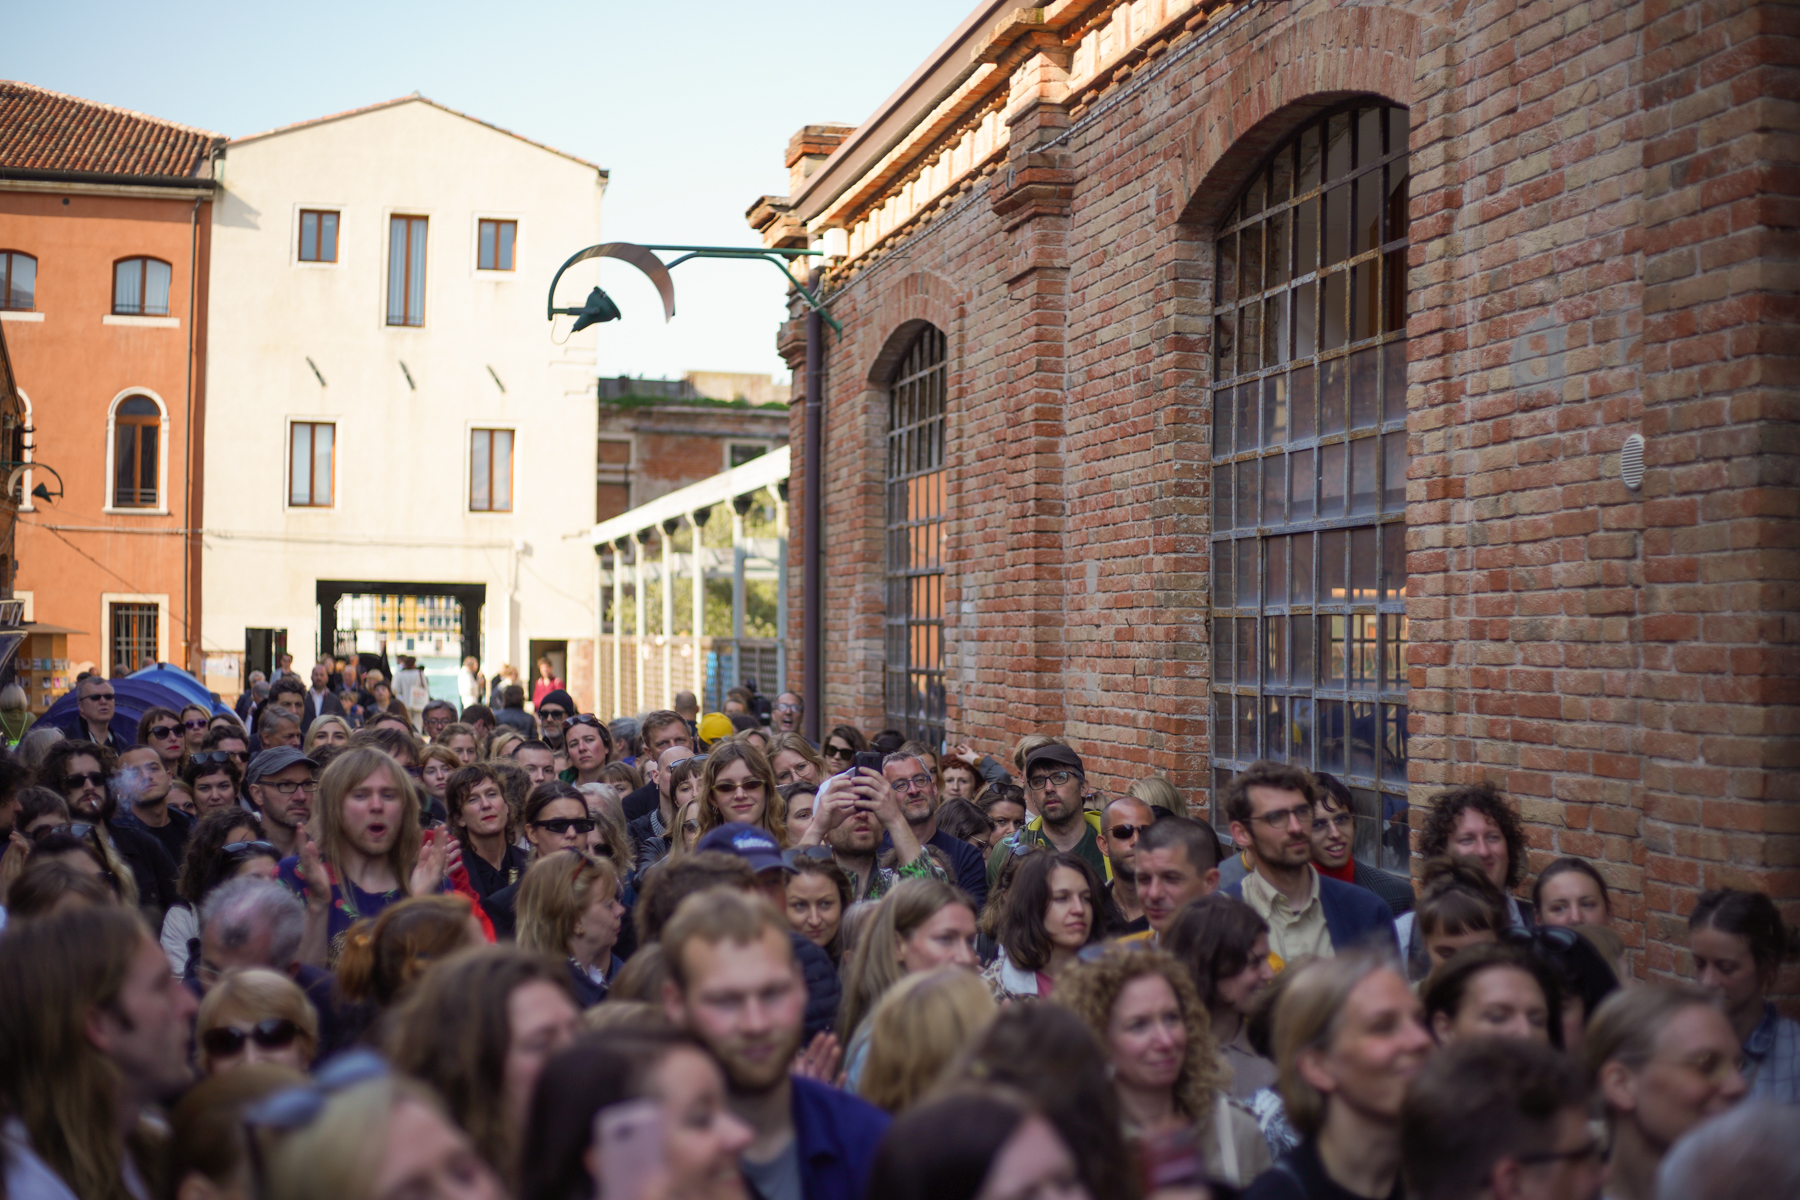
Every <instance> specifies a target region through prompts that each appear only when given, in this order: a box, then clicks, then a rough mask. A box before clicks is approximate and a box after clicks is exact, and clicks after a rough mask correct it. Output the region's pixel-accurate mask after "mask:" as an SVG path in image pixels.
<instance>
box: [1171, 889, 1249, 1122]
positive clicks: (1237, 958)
mask: <svg viewBox="0 0 1800 1200" xmlns="http://www.w3.org/2000/svg"><path fill="white" fill-rule="evenodd" d="M1162 948H1163V949H1164V950H1167V951H1168V952H1169V953H1170V954H1172V955H1174V956H1175V959H1176V961H1178V962H1180V963H1181V964H1183V965H1184V966H1186V967H1187V969H1188V973H1189V975H1190V976H1191V977H1192V979H1193V981H1194V990H1195V991H1196V992H1197V993H1199V996H1200V1003H1201V1004H1203V1005H1205V1006H1206V1011H1207V1013H1208V1014H1209V1017H1210V1024H1211V1027H1212V1035H1213V1042H1214V1043H1215V1044H1216V1045H1217V1046H1218V1049H1219V1058H1220V1061H1221V1062H1222V1063H1224V1065H1225V1066H1226V1068H1227V1069H1228V1070H1229V1071H1230V1075H1231V1082H1230V1084H1229V1091H1230V1093H1231V1095H1232V1096H1234V1097H1236V1098H1237V1099H1239V1100H1248V1099H1249V1098H1250V1097H1251V1096H1253V1095H1255V1094H1256V1093H1257V1092H1258V1091H1260V1090H1261V1089H1263V1088H1265V1087H1268V1086H1270V1085H1271V1084H1273V1083H1274V1082H1275V1064H1274V1063H1273V1062H1270V1061H1269V1059H1268V1058H1266V1057H1264V1056H1263V1055H1261V1054H1259V1053H1257V1052H1256V1050H1255V1048H1254V1047H1252V1046H1251V1044H1250V1036H1249V1031H1250V1014H1251V1012H1252V1011H1253V1010H1254V1009H1255V1008H1256V1004H1257V1000H1258V999H1259V997H1261V995H1262V992H1263V989H1264V988H1266V987H1267V986H1268V985H1269V981H1270V980H1272V979H1274V978H1275V969H1274V968H1273V967H1271V966H1270V965H1269V926H1268V923H1267V922H1266V921H1264V920H1263V919H1262V918H1261V917H1260V916H1258V915H1257V913H1256V910H1255V909H1253V908H1251V907H1250V906H1249V905H1248V904H1245V903H1244V902H1243V901H1242V900H1238V899H1235V898H1233V897H1231V896H1227V895H1225V894H1224V893H1222V892H1214V893H1212V894H1211V895H1210V896H1202V897H1200V898H1199V899H1198V900H1190V901H1188V903H1186V904H1184V905H1182V907H1181V908H1180V909H1179V910H1177V912H1176V913H1175V916H1174V918H1173V919H1172V920H1171V921H1170V922H1169V928H1168V931H1167V932H1165V933H1164V934H1163V938H1162Z"/></svg>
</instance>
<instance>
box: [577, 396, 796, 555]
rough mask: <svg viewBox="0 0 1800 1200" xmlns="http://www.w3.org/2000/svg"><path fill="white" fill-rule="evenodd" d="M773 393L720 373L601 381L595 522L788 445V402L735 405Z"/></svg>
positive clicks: (783, 399) (753, 402)
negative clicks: (741, 398)
mask: <svg viewBox="0 0 1800 1200" xmlns="http://www.w3.org/2000/svg"><path fill="white" fill-rule="evenodd" d="M777 386H779V387H780V390H781V392H785V391H786V390H787V389H786V385H785V384H784V385H774V384H771V383H770V381H769V377H768V376H766V375H748V376H746V375H735V376H733V375H727V374H726V373H724V372H719V371H711V372H703V373H700V372H695V373H690V374H689V376H688V378H686V379H683V380H642V379H638V380H634V379H616V380H615V379H603V380H601V381H600V387H599V394H600V412H599V433H598V437H599V441H598V444H597V446H596V448H595V476H594V489H595V498H594V519H595V520H596V521H605V520H609V519H610V518H612V517H616V516H618V515H619V514H621V513H624V512H626V511H628V510H630V509H632V508H635V507H637V506H638V505H641V504H648V503H649V502H650V501H652V500H654V499H656V498H657V497H659V496H663V495H667V494H668V493H669V492H673V491H677V490H679V489H681V488H684V487H687V486H688V485H689V484H693V483H698V482H700V481H701V480H702V479H707V478H710V477H712V476H714V475H717V474H718V473H719V472H720V471H729V470H730V469H731V468H733V467H741V466H743V465H744V464H745V463H747V462H749V461H750V460H751V459H753V458H757V457H759V456H761V455H763V454H767V453H768V452H769V451H771V450H776V449H779V448H780V447H782V446H785V445H787V438H788V412H787V409H786V407H785V406H784V403H783V402H784V401H785V400H786V396H785V395H782V396H781V398H780V399H779V400H764V401H761V402H756V401H750V402H741V401H739V400H738V397H739V396H743V395H745V394H746V393H750V394H760V395H763V396H772V395H776V394H777V393H776V391H775V388H776V387H777ZM701 388H709V389H710V390H708V391H702V390H701ZM671 393H672V394H671ZM721 393H724V394H721Z"/></svg>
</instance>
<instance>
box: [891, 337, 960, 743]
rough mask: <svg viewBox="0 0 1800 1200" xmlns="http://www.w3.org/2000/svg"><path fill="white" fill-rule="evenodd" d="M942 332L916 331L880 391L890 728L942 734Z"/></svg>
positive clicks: (920, 735)
mask: <svg viewBox="0 0 1800 1200" xmlns="http://www.w3.org/2000/svg"><path fill="white" fill-rule="evenodd" d="M944 389H945V365H944V334H943V331H941V330H939V329H936V328H934V327H932V326H929V325H928V326H926V327H925V328H924V329H922V330H920V331H919V334H918V336H917V337H916V338H914V339H913V343H912V345H911V346H910V347H908V348H907V351H906V353H905V354H904V355H903V356H902V358H901V360H900V368H899V370H898V371H897V372H896V373H895V376H894V382H893V384H892V385H891V387H890V389H889V392H888V438H887V618H886V635H887V636H886V662H885V667H886V671H885V687H884V689H883V690H884V692H885V697H886V708H887V721H888V724H889V725H890V726H892V727H893V728H895V729H898V730H900V731H902V732H903V733H905V734H906V735H907V736H908V737H909V738H917V739H918V740H920V741H922V742H924V743H926V744H927V745H937V744H938V743H940V742H942V741H943V738H944V485H945V474H944Z"/></svg>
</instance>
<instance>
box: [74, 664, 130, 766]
mask: <svg viewBox="0 0 1800 1200" xmlns="http://www.w3.org/2000/svg"><path fill="white" fill-rule="evenodd" d="M116 702H117V701H116V697H115V696H114V694H113V685H112V682H111V681H110V680H107V679H102V678H101V677H100V676H98V675H88V676H85V677H83V678H82V679H80V680H78V681H77V682H76V684H75V715H74V716H73V717H64V718H62V719H60V720H59V721H58V722H56V727H57V728H59V729H61V730H62V735H63V736H64V737H66V738H68V739H69V740H70V741H72V742H92V743H94V745H96V746H105V747H106V748H107V749H108V750H110V751H112V752H113V753H114V754H119V753H122V752H123V751H124V750H126V749H127V748H129V747H130V745H131V742H130V740H129V739H127V738H121V737H120V736H119V735H118V734H117V733H115V732H113V727H112V719H113V714H114V711H115V710H114V705H115V703H116Z"/></svg>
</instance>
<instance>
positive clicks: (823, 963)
mask: <svg viewBox="0 0 1800 1200" xmlns="http://www.w3.org/2000/svg"><path fill="white" fill-rule="evenodd" d="M788 940H789V941H790V942H791V943H792V944H793V947H794V958H795V960H796V961H797V962H799V964H800V973H801V975H803V976H804V977H805V979H806V1040H807V1041H808V1042H810V1041H812V1040H813V1039H814V1038H815V1037H818V1036H819V1035H820V1034H821V1033H825V1032H826V1031H828V1030H829V1029H830V1028H831V1027H832V1026H833V1025H834V1024H836V1023H837V1011H838V1002H839V1001H840V1000H842V999H843V996H844V985H843V983H842V981H840V980H839V979H838V972H837V968H836V967H835V966H833V965H832V963H831V956H830V955H829V954H827V953H825V952H824V951H823V950H821V949H819V948H818V947H817V946H815V945H813V944H812V943H811V942H809V941H807V940H806V939H805V938H803V937H801V936H800V935H799V934H797V933H795V932H794V931H793V930H791V929H790V930H789V931H788ZM859 1194H860V1193H859Z"/></svg>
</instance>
